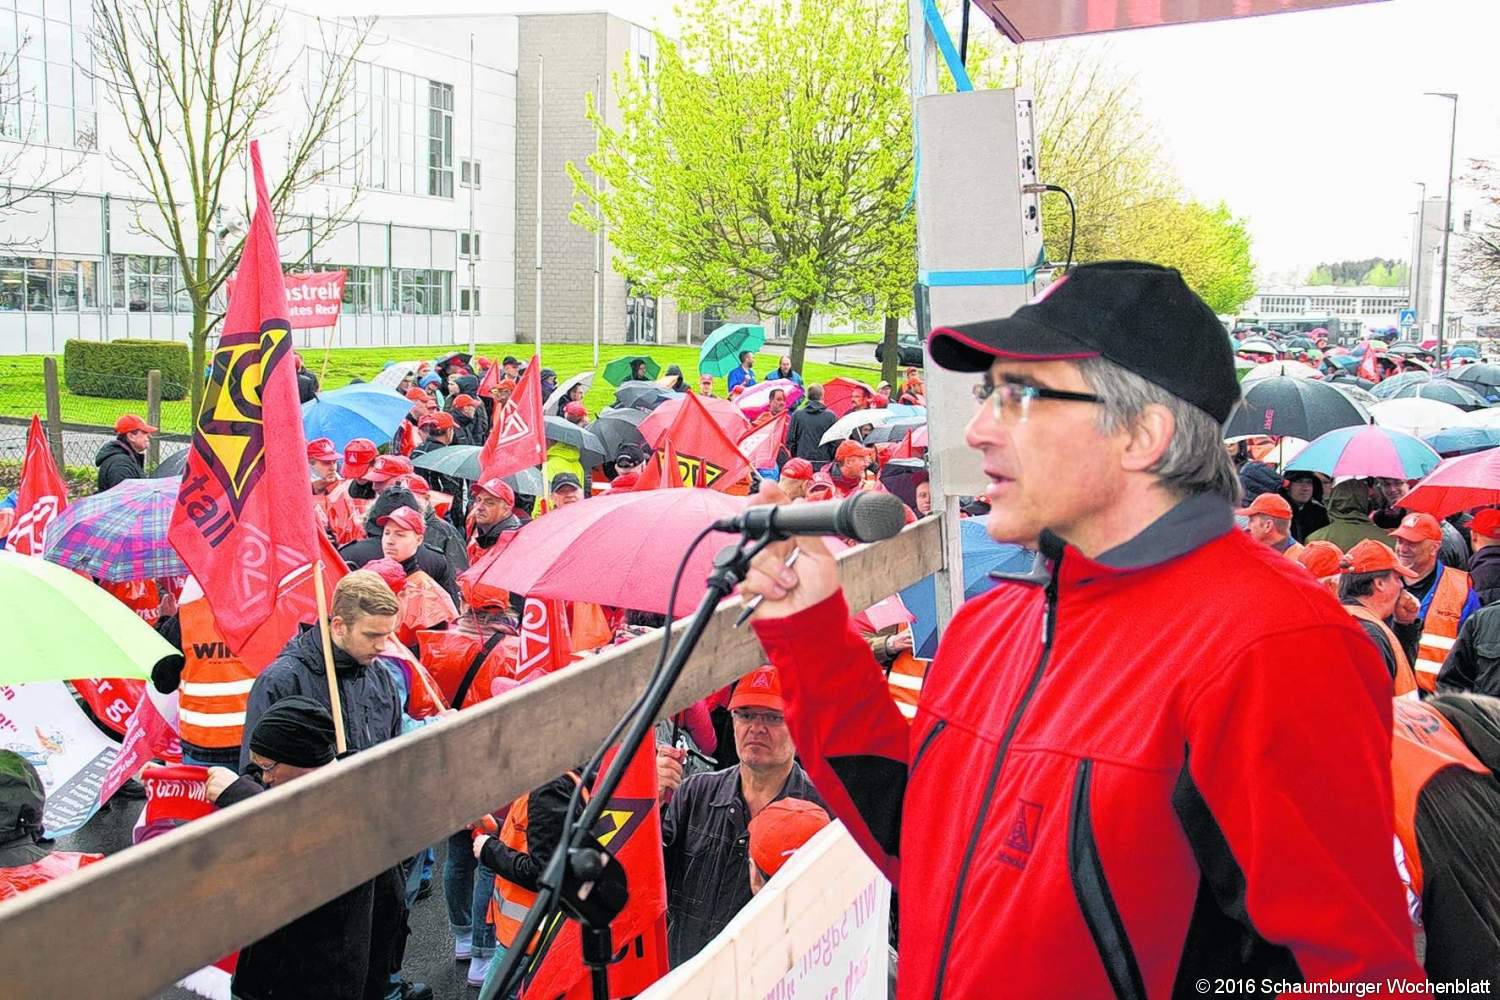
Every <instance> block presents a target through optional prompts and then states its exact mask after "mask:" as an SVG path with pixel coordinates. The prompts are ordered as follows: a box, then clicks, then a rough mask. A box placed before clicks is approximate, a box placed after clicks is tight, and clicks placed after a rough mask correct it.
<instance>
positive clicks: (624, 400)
mask: <svg viewBox="0 0 1500 1000" xmlns="http://www.w3.org/2000/svg"><path fill="white" fill-rule="evenodd" d="M681 395H682V393H680V392H673V391H672V390H671V389H666V388H663V387H662V385H661V384H660V383H659V382H621V383H620V385H619V388H617V389H616V390H615V405H616V406H633V407H635V408H636V409H638V410H654V409H656V408H657V407H658V406H660V405H661V404H663V403H665V402H666V401H667V400H669V399H676V398H678V397H679V396H681Z"/></svg>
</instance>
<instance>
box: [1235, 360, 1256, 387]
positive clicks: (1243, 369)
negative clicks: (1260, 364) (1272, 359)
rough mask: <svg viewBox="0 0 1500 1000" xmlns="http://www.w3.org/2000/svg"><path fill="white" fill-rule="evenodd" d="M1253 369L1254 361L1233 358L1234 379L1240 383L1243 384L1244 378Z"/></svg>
mask: <svg viewBox="0 0 1500 1000" xmlns="http://www.w3.org/2000/svg"><path fill="white" fill-rule="evenodd" d="M1254 367H1255V362H1254V361H1247V360H1246V359H1244V358H1235V359H1234V377H1235V378H1237V379H1239V380H1240V381H1241V382H1243V381H1245V376H1246V375H1248V374H1249V373H1250V369H1252V368H1254Z"/></svg>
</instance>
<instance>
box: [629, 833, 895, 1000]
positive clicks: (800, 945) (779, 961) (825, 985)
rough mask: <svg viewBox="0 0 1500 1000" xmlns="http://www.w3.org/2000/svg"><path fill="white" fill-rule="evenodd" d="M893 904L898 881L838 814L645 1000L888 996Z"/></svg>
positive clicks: (867, 999) (866, 999) (873, 999)
mask: <svg viewBox="0 0 1500 1000" xmlns="http://www.w3.org/2000/svg"><path fill="white" fill-rule="evenodd" d="M890 907H891V884H890V883H889V882H887V881H886V879H885V876H884V875H882V874H880V870H879V869H878V868H876V867H875V864H874V862H872V861H871V860H870V859H869V858H867V857H865V854H864V852H863V851H861V850H860V849H859V845H857V844H856V843H855V842H854V838H853V837H851V836H849V832H848V830H846V829H845V828H844V824H842V823H840V822H838V821H835V822H833V823H832V824H830V825H829V826H827V827H825V828H823V830H821V831H819V833H818V835H817V836H815V837H813V839H812V840H809V841H808V842H807V843H806V844H805V845H803V847H802V849H801V850H799V851H798V852H797V853H796V854H795V855H793V857H792V859H791V860H790V861H788V862H787V863H786V866H785V867H784V868H782V869H781V871H779V872H777V873H776V877H775V878H773V879H771V881H770V882H768V883H766V886H765V888H764V889H762V890H761V891H760V892H759V893H757V894H756V896H755V898H754V899H752V900H751V901H750V902H749V903H748V904H747V905H746V906H745V908H744V909H743V910H741V911H740V912H739V913H738V914H737V915H736V916H735V918H734V919H733V920H731V921H730V922H729V926H728V927H726V928H724V930H723V931H721V932H720V933H719V936H718V937H716V938H714V939H713V941H711V942H710V943H709V944H708V946H707V947H705V948H704V949H703V950H702V951H701V952H699V953H698V955H696V956H695V957H694V958H693V959H691V960H690V961H688V962H685V963H683V964H682V965H680V966H678V967H677V968H676V969H674V970H673V971H672V972H671V973H669V974H668V975H667V976H666V977H665V978H663V979H661V980H660V981H659V982H657V984H656V985H655V986H652V987H651V988H650V989H649V990H647V991H646V992H645V993H643V994H641V1000H667V998H676V997H682V998H693V1000H698V998H701V997H713V998H714V1000H794V998H807V1000H821V998H824V997H838V998H839V1000H885V998H886V996H887V989H888V977H889V975H890V961H889V960H890V955H889V945H888V939H889V932H890V916H891V910H890Z"/></svg>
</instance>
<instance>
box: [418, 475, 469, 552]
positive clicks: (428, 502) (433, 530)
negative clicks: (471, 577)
mask: <svg viewBox="0 0 1500 1000" xmlns="http://www.w3.org/2000/svg"><path fill="white" fill-rule="evenodd" d="M402 481H403V484H404V485H405V486H406V488H407V489H409V490H411V495H412V496H413V497H414V498H415V499H416V501H417V509H418V510H419V511H421V513H422V520H423V521H424V522H425V523H426V525H427V527H426V529H425V530H424V531H423V533H422V544H423V545H426V546H427V547H429V548H433V549H437V550H438V551H439V552H441V553H442V554H443V558H444V559H446V560H448V565H449V566H450V567H452V569H453V575H454V577H457V576H458V574H460V573H462V572H463V571H464V570H466V569H468V568H469V552H468V549H467V548H466V547H465V546H464V536H463V535H461V534H459V530H458V528H457V527H455V525H454V523H453V521H452V520H451V518H452V513H453V512H452V511H449V516H448V517H447V518H442V517H438V515H437V511H435V510H434V509H433V507H432V487H431V486H430V485H428V483H427V480H425V479H423V478H422V477H421V476H419V475H417V474H416V473H415V472H413V473H409V474H407V475H405V476H403V477H402ZM458 501H459V498H458V497H454V499H453V505H454V506H455V507H457V506H458Z"/></svg>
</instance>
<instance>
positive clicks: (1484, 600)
mask: <svg viewBox="0 0 1500 1000" xmlns="http://www.w3.org/2000/svg"><path fill="white" fill-rule="evenodd" d="M1469 583H1470V584H1471V585H1472V586H1473V588H1474V593H1475V594H1477V595H1478V596H1479V603H1480V604H1483V605H1484V606H1486V607H1488V606H1489V605H1491V604H1494V603H1495V602H1496V601H1500V545H1486V546H1485V547H1484V548H1482V549H1476V550H1475V552H1474V554H1473V555H1472V556H1470V557H1469Z"/></svg>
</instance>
